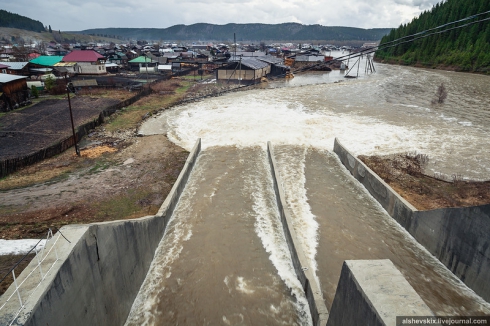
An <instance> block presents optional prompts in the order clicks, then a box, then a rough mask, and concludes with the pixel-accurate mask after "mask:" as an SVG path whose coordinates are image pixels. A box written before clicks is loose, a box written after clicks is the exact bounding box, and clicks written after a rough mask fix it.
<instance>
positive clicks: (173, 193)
mask: <svg viewBox="0 0 490 326" xmlns="http://www.w3.org/2000/svg"><path fill="white" fill-rule="evenodd" d="M199 153H201V138H198V140H197V141H196V144H195V145H194V147H193V148H192V150H191V152H190V153H189V156H188V157H187V160H186V161H185V164H184V167H183V168H182V171H181V172H180V174H179V176H178V178H177V180H176V181H175V183H174V185H173V187H172V189H171V190H170V192H169V193H168V195H167V198H165V201H164V202H163V204H162V206H160V209H159V210H158V212H157V213H156V216H167V215H168V216H170V215H172V213H173V210H174V208H175V206H176V204H177V201H178V198H179V197H180V194H181V193H182V190H183V189H184V186H185V184H186V183H187V180H188V179H189V175H190V171H191V170H192V168H193V167H194V164H195V162H196V159H197V157H198V156H199Z"/></svg>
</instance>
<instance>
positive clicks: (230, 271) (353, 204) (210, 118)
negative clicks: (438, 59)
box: [127, 64, 490, 325]
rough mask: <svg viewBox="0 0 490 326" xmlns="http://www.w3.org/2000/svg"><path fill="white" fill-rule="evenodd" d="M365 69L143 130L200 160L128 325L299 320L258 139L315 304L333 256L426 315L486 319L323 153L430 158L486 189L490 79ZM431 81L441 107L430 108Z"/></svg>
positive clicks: (302, 308)
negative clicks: (364, 270) (443, 95)
mask: <svg viewBox="0 0 490 326" xmlns="http://www.w3.org/2000/svg"><path fill="white" fill-rule="evenodd" d="M376 68H377V73H375V74H371V75H361V77H360V78H358V79H354V80H352V79H350V80H347V79H344V78H343V75H342V74H341V73H340V72H338V71H333V72H330V73H311V74H308V75H303V76H296V77H295V78H294V79H292V80H290V81H283V80H282V81H273V82H270V83H269V84H268V85H267V86H266V87H263V88H262V89H255V90H250V91H244V92H237V93H231V94H227V95H224V96H222V97H219V98H212V99H207V100H204V101H202V102H198V103H193V104H188V105H185V106H181V107H176V108H173V109H171V110H167V111H165V112H163V113H162V114H161V115H159V116H157V117H155V118H152V119H150V120H149V121H148V122H147V123H146V124H145V125H143V126H142V128H141V130H140V132H141V133H143V134H154V133H163V134H166V135H167V136H168V137H169V139H170V140H172V141H173V142H175V143H176V144H178V145H180V146H182V147H184V148H186V149H187V150H190V149H191V148H192V146H193V145H194V143H195V141H196V139H197V138H202V144H203V153H202V154H201V157H200V158H199V160H198V163H197V166H196V169H195V171H193V173H192V175H191V179H190V181H189V184H188V185H187V187H186V190H185V192H184V194H183V197H182V198H181V200H180V202H179V205H178V207H177V211H176V214H175V215H174V216H175V218H174V219H173V220H172V221H171V223H170V224H169V227H168V229H167V231H166V235H165V237H164V239H163V240H162V242H161V244H160V247H159V249H158V252H157V255H156V258H155V261H154V262H153V264H152V267H151V270H150V273H149V274H148V276H147V279H146V281H145V284H144V285H143V286H142V289H141V291H140V294H139V295H138V298H137V300H136V302H135V304H134V305H133V309H132V312H131V314H130V317H129V318H128V322H127V324H128V325H136V324H138V325H139V324H145V323H146V324H164V323H165V324H166V323H172V324H176V323H183V324H187V323H194V322H195V321H199V322H200V323H203V324H210V325H214V324H223V325H227V324H277V325H282V324H284V325H290V324H299V325H307V324H309V323H311V321H310V319H309V318H310V317H309V313H308V308H307V306H306V302H305V300H304V296H302V295H301V291H299V290H298V288H299V285H298V283H297V282H296V280H295V277H294V272H293V271H292V266H291V262H290V257H289V253H288V251H287V247H286V244H285V242H284V235H283V234H282V231H281V227H280V225H279V219H278V212H277V208H276V207H275V205H274V201H275V198H274V194H273V191H272V184H271V178H270V171H269V170H268V165H267V164H268V163H267V160H266V153H265V145H266V142H267V141H271V142H272V143H273V144H274V146H275V148H276V150H275V151H276V156H277V160H278V165H279V172H280V174H281V177H282V178H283V182H284V185H283V186H284V188H285V192H286V196H287V200H288V205H289V208H290V209H291V211H292V213H293V217H294V219H295V222H294V223H295V229H296V231H297V233H298V234H299V236H300V240H301V242H302V245H303V248H304V250H305V252H306V253H307V256H308V257H309V260H310V262H311V266H312V267H313V268H314V269H315V270H316V276H317V282H319V284H320V286H321V289H322V291H323V296H324V300H325V303H326V305H327V308H329V307H330V305H331V303H332V300H333V296H334V294H335V290H336V286H337V282H338V278H339V276H340V269H341V265H342V262H343V261H344V260H346V259H385V258H388V259H391V260H392V261H393V263H394V264H395V266H397V268H398V269H399V270H400V271H401V273H402V274H403V275H404V276H405V278H406V279H407V280H408V281H409V283H410V284H411V285H412V286H413V287H414V288H415V289H416V291H417V292H418V293H419V295H420V296H421V297H422V299H424V301H425V302H426V303H427V305H428V306H429V307H430V308H431V309H432V310H433V311H434V312H435V313H438V314H443V315H457V314H461V315H478V314H489V313H490V305H489V304H488V303H486V302H485V301H483V300H482V299H481V298H480V297H478V296H476V295H475V294H474V293H473V291H471V290H470V289H468V288H467V287H466V286H465V285H464V284H462V283H461V282H460V281H459V280H458V279H457V278H455V277H454V276H453V275H452V274H451V273H450V272H449V271H448V270H447V269H446V268H445V267H444V266H442V265H441V264H440V263H439V262H438V261H437V260H435V259H434V258H433V257H432V256H431V255H430V254H429V253H428V252H427V251H426V250H425V249H424V248H422V247H421V246H420V245H418V243H417V242H416V241H415V240H414V239H413V238H412V237H411V236H410V235H409V234H408V233H406V232H405V231H404V229H403V228H401V227H400V226H399V225H398V224H397V223H396V222H395V221H393V220H392V219H391V218H390V217H389V216H388V215H387V214H386V213H385V212H384V211H383V209H382V208H381V207H380V206H379V205H378V204H377V203H376V202H375V201H374V200H373V199H372V198H371V197H370V196H369V194H367V193H366V191H365V190H364V188H362V187H361V186H359V185H358V184H357V183H356V182H355V181H354V180H353V179H352V177H350V175H349V174H348V172H347V171H346V170H345V169H344V168H343V167H342V166H341V164H340V162H339V161H338V159H337V158H336V157H335V155H334V154H332V153H330V152H329V151H331V150H332V148H333V140H334V138H335V137H337V138H339V139H340V141H341V142H342V144H343V145H345V146H346V147H347V148H348V149H349V150H350V151H352V152H353V153H354V154H356V155H359V154H364V155H371V154H378V155H384V154H391V153H400V152H418V153H422V154H427V155H429V166H428V169H429V173H433V174H435V175H438V176H446V177H448V178H451V176H456V175H457V176H458V177H463V178H466V179H474V180H488V179H490V143H488V139H489V136H490V87H489V86H490V77H488V76H481V75H470V74H462V73H455V72H446V71H438V70H426V69H417V68H409V67H399V66H388V65H381V64H378V65H376ZM360 70H361V71H363V69H362V68H361V69H360ZM441 83H444V85H445V86H446V88H447V90H448V99H447V100H446V102H445V103H444V104H442V105H440V104H438V105H435V104H431V101H432V99H433V98H434V95H435V92H436V90H437V87H438V86H439V85H440V84H441ZM489 191H490V189H489Z"/></svg>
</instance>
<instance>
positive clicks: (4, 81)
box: [0, 74, 29, 112]
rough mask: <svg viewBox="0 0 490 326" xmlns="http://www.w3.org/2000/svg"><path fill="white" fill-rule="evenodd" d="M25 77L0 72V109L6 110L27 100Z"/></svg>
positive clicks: (23, 103) (22, 104)
mask: <svg viewBox="0 0 490 326" xmlns="http://www.w3.org/2000/svg"><path fill="white" fill-rule="evenodd" d="M26 80H27V77H25V76H15V75H9V74H0V93H1V94H2V95H1V96H0V111H3V112H6V111H10V110H13V109H16V108H18V107H20V106H24V105H26V104H27V103H28V102H29V91H28V89H27V82H26Z"/></svg>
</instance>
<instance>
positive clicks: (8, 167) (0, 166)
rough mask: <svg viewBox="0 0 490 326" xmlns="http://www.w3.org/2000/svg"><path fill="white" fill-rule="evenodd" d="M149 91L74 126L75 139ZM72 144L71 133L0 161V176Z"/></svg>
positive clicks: (56, 153) (40, 159)
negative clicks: (44, 145)
mask: <svg viewBox="0 0 490 326" xmlns="http://www.w3.org/2000/svg"><path fill="white" fill-rule="evenodd" d="M150 93H151V89H150V88H149V87H148V88H144V89H143V90H141V91H140V92H139V93H138V94H136V95H135V96H133V97H131V98H128V99H127V100H124V101H122V102H120V103H117V104H114V105H111V106H109V107H107V108H105V109H104V110H103V111H102V112H101V113H100V114H99V116H98V117H97V118H95V119H93V120H91V121H89V122H86V123H84V124H82V125H80V126H78V127H77V128H76V130H77V131H76V136H77V139H78V140H80V139H81V138H82V137H83V136H85V135H87V134H88V132H89V131H90V130H93V129H95V127H97V126H99V125H101V124H102V123H103V122H104V118H105V117H108V116H110V115H111V114H113V113H114V112H116V111H117V110H119V109H121V108H123V107H126V106H129V105H131V104H133V103H134V102H136V101H138V100H139V99H140V98H142V97H143V96H146V95H149V94H150ZM74 145H75V139H74V138H73V135H71V136H70V137H66V138H64V139H62V140H60V141H58V142H56V143H55V144H53V145H51V146H49V147H45V148H42V149H40V150H38V151H37V152H34V153H32V154H29V155H26V156H23V157H16V158H11V159H6V160H3V161H0V178H3V177H5V176H7V175H9V174H11V173H13V172H15V171H17V170H19V169H20V168H22V167H25V166H29V165H32V164H34V163H37V162H40V161H42V160H44V159H47V158H50V157H53V156H55V155H58V154H60V153H62V152H64V151H66V150H67V149H68V148H70V147H72V146H74Z"/></svg>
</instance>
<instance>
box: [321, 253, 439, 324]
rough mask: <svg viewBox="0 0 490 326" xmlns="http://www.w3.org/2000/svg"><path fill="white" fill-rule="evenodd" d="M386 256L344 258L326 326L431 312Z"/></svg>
mask: <svg viewBox="0 0 490 326" xmlns="http://www.w3.org/2000/svg"><path fill="white" fill-rule="evenodd" d="M433 315H434V314H433V312H432V311H431V310H430V309H429V307H427V305H426V304H425V302H424V301H423V300H422V298H420V296H419V295H418V294H417V292H415V290H414V289H413V288H412V286H411V285H410V284H409V283H408V282H407V280H406V279H405V278H404V277H403V275H402V274H401V273H400V271H398V269H397V268H396V267H395V265H393V263H392V262H391V261H390V260H389V259H382V260H346V261H345V262H344V264H343V266H342V271H341V273H340V280H339V284H338V285H337V291H336V292H335V298H334V300H333V303H332V308H331V310H330V317H329V319H328V323H327V326H344V325H372V326H392V325H397V323H396V317H397V316H433Z"/></svg>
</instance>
